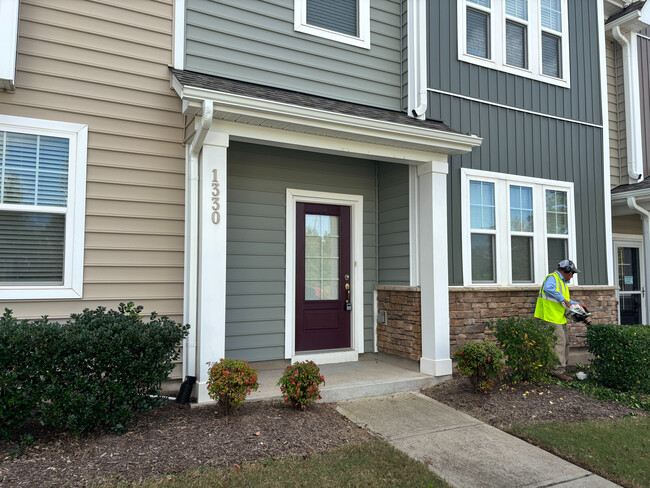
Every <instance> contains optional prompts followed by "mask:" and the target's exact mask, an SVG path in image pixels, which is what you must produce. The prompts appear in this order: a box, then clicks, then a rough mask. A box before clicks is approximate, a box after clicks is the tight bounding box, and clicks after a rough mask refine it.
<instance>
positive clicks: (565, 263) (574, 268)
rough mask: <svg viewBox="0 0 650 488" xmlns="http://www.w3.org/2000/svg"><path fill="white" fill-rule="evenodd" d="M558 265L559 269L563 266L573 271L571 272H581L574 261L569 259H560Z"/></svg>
mask: <svg viewBox="0 0 650 488" xmlns="http://www.w3.org/2000/svg"><path fill="white" fill-rule="evenodd" d="M557 267H558V269H559V268H562V269H563V270H564V271H566V272H567V273H571V272H573V273H580V270H579V269H578V267H577V266H576V265H575V264H574V263H573V261H571V260H569V259H565V260H563V261H560V262H559V263H558V265H557Z"/></svg>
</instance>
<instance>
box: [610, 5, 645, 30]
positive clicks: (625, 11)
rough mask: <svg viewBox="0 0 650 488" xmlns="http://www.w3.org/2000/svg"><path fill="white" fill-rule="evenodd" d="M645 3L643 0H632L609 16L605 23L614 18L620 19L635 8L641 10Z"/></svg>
mask: <svg viewBox="0 0 650 488" xmlns="http://www.w3.org/2000/svg"><path fill="white" fill-rule="evenodd" d="M644 5H645V1H643V2H634V3H632V4H630V5H628V6H627V7H625V8H624V9H623V10H620V11H618V12H616V13H615V14H614V15H612V16H610V17H609V18H608V19H607V21H606V22H605V24H609V23H610V22H613V21H614V20H616V19H620V18H621V17H625V16H626V15H627V14H629V13H630V12H634V11H635V10H641V9H642V8H643V6H644Z"/></svg>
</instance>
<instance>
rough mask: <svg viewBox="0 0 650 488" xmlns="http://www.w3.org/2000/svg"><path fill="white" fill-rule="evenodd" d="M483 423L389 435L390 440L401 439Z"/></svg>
mask: <svg viewBox="0 0 650 488" xmlns="http://www.w3.org/2000/svg"><path fill="white" fill-rule="evenodd" d="M480 425H481V424H478V423H477V424H467V425H458V426H455V427H450V428H448V429H436V430H424V431H422V432H418V433H411V434H404V435H401V436H399V437H389V438H388V439H389V440H401V439H407V438H409V437H415V436H418V435H428V434H435V433H437V432H450V431H452V430H458V429H468V428H470V427H480Z"/></svg>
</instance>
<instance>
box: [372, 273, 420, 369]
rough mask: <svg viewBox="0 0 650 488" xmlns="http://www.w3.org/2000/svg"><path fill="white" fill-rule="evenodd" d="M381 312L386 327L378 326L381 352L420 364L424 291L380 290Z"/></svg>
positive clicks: (402, 287) (389, 287)
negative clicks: (421, 311) (422, 298)
mask: <svg viewBox="0 0 650 488" xmlns="http://www.w3.org/2000/svg"><path fill="white" fill-rule="evenodd" d="M376 290H377V310H378V311H381V310H384V311H385V312H386V323H385V324H380V323H377V350H378V351H379V352H385V353H387V354H392V355H393V356H400V357H403V358H407V359H412V360H414V361H419V360H420V357H421V356H422V327H421V321H420V287H417V286H377V287H376Z"/></svg>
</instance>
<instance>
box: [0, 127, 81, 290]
mask: <svg viewBox="0 0 650 488" xmlns="http://www.w3.org/2000/svg"><path fill="white" fill-rule="evenodd" d="M87 138H88V129H87V126H85V125H80V124H69V123H60V122H51V121H46V120H38V119H28V118H23V117H10V116H5V115H2V116H0V299H29V298H39V299H40V298H81V295H82V285H83V254H84V252H83V251H84V249H83V246H84V219H85V196H86V147H87Z"/></svg>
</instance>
